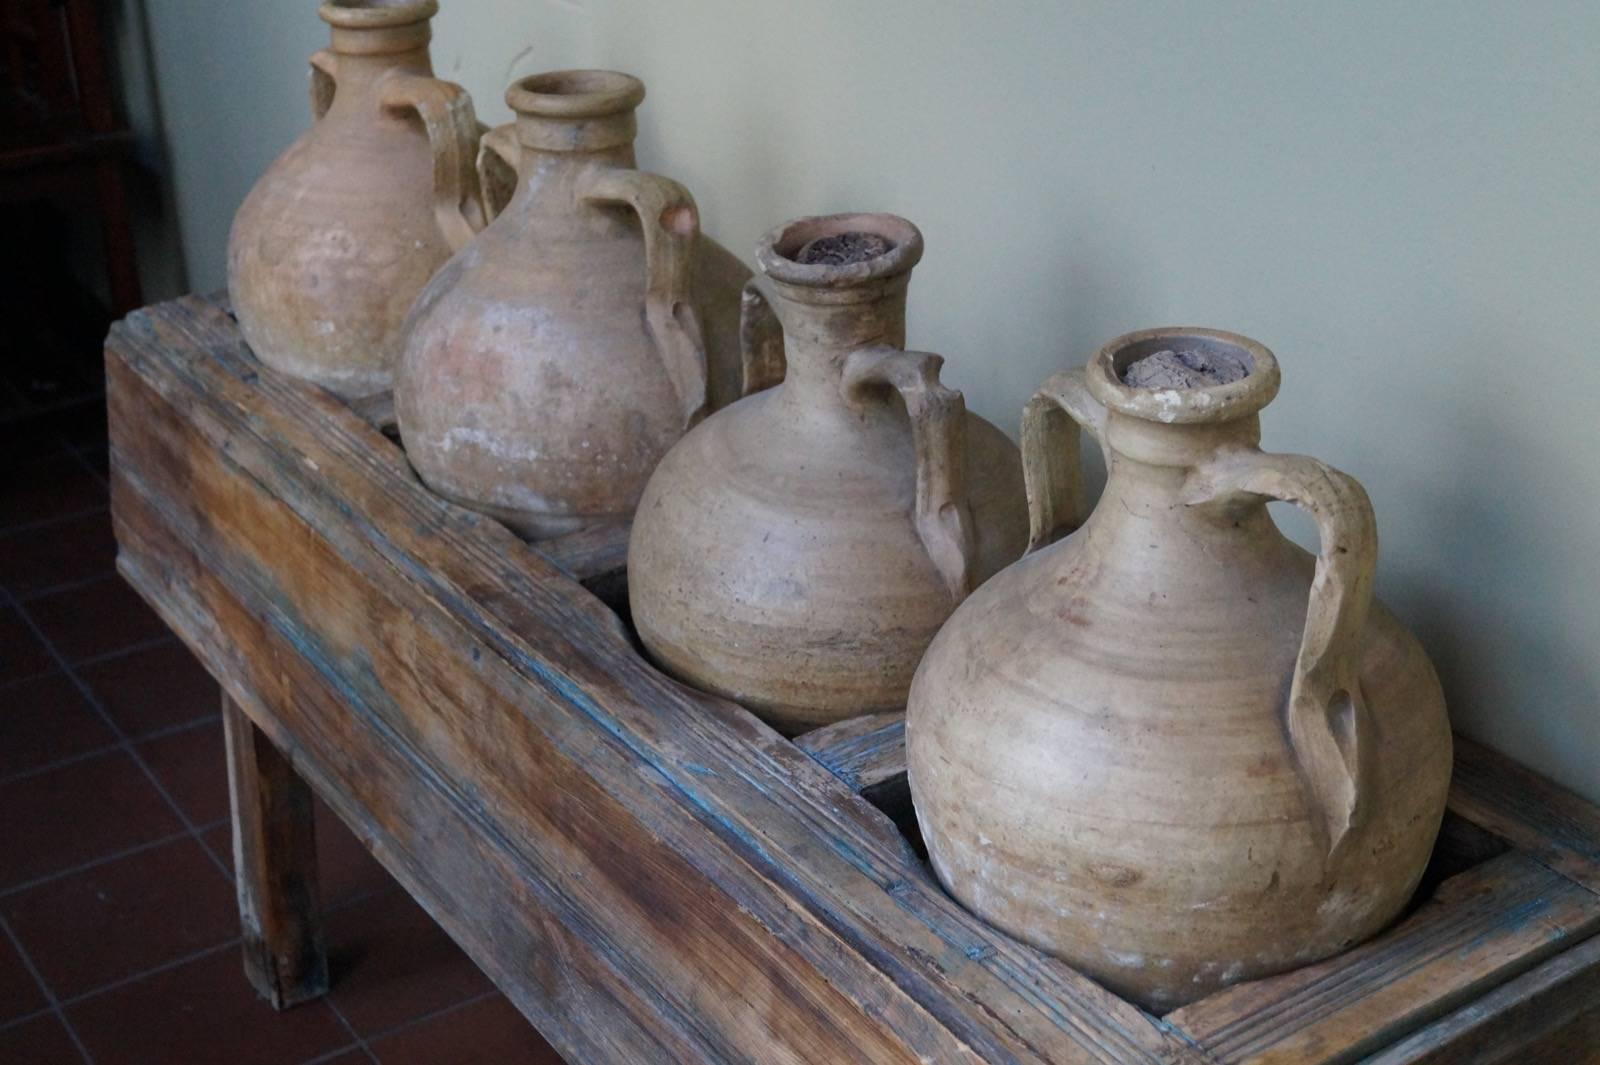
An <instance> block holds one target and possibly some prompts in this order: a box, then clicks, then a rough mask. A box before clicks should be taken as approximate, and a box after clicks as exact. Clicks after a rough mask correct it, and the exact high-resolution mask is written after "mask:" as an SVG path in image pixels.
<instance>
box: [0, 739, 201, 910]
mask: <svg viewBox="0 0 1600 1065" xmlns="http://www.w3.org/2000/svg"><path fill="white" fill-rule="evenodd" d="M182 827H183V825H182V823H181V822H179V820H178V818H177V816H176V815H175V814H173V813H172V810H171V808H170V807H169V806H167V804H166V802H165V801H164V800H163V799H162V798H161V795H160V793H159V792H157V791H156V788H155V785H154V784H152V783H151V782H150V778H149V777H147V776H145V774H144V771H143V770H141V769H140V768H139V767H138V765H137V764H135V762H134V760H133V759H132V758H131V757H130V756H129V755H128V754H126V753H125V752H123V751H113V752H111V753H109V754H104V755H99V756H97V757H94V758H86V759H84V760H83V761H81V762H73V763H72V764H70V765H68V766H65V767H62V768H60V769H50V770H46V771H44V772H40V773H34V774H30V775H29V776H26V777H22V778H21V779H17V780H11V781H8V782H6V783H3V784H0V855H4V857H5V860H4V861H3V862H0V888H5V887H9V886H11V885H13V884H20V883H24V882H26V881H29V880H34V879H36V878H38V877H42V876H46V875H48V874H51V873H56V872H60V871H62V870H64V869H68V868H70V867H72V866H76V865H81V864H83V863H85V862H89V861H93V860H94V859H96V858H100V857H103V856H105V855H108V854H112V853H114V852H116V851H120V850H126V849H129V848H131V847H135V846H138V845H139V844H142V843H148V842H150V841H152V840H156V839H160V838H161V837H163V836H167V835H171V834H173V833H176V832H178V831H180V830H181V829H182Z"/></svg>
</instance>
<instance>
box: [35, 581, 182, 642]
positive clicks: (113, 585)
mask: <svg viewBox="0 0 1600 1065" xmlns="http://www.w3.org/2000/svg"><path fill="white" fill-rule="evenodd" d="M24 609H25V610H26V611H27V612H28V616H29V617H31V618H33V620H34V622H35V623H37V624H38V626H39V628H40V630H41V631H42V632H43V633H44V635H45V639H47V640H49V641H50V642H51V643H52V644H53V645H55V649H56V650H57V651H60V652H61V654H62V656H63V657H64V658H66V659H67V660H68V661H69V662H81V661H82V660H83V659H85V658H93V657H96V656H97V655H104V654H110V653H111V652H112V651H119V650H121V649H122V648H124V647H127V646H129V645H130V644H136V643H140V642H142V641H145V640H153V639H155V638H156V637H158V636H165V635H166V634H167V633H168V631H169V630H168V629H167V627H166V626H165V625H164V624H162V622H161V619H160V618H158V617H156V615H155V613H154V612H153V611H152V610H151V609H150V608H149V607H147V606H145V605H144V601H143V600H141V599H140V598H139V593H137V592H135V591H134V590H133V589H132V588H130V587H128V585H127V584H126V583H125V582H124V581H123V580H122V578H121V577H117V576H110V577H105V578H102V579H101V580H98V581H95V582H94V583H92V584H85V585H81V586H80V587H77V588H73V589H71V590H70V591H65V592H57V593H55V594H54V595H47V596H44V597H43V598H41V599H33V600H30V601H29V602H28V603H27V605H26V606H25V607H24Z"/></svg>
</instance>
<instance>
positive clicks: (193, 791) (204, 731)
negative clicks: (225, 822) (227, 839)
mask: <svg viewBox="0 0 1600 1065" xmlns="http://www.w3.org/2000/svg"><path fill="white" fill-rule="evenodd" d="M136 749H137V750H138V752H139V757H141V758H143V759H144V760H145V764H146V765H148V766H149V767H150V769H151V771H153V772H154V773H155V775H156V777H157V779H159V780H160V781H161V786H162V787H164V788H166V789H167V794H168V795H171V796H172V799H173V801H174V802H176V803H177V804H178V808H179V809H181V810H182V811H183V815H184V816H185V817H187V818H188V819H189V821H190V822H191V823H192V824H196V825H209V824H211V823H212V822H213V821H220V820H222V819H223V818H225V817H227V816H228V762H227V752H226V748H225V746H224V744H223V740H222V721H221V720H220V719H219V720H217V721H212V722H208V723H206V724H204V725H199V726H197V727H195V728H188V729H184V730H183V731H182V732H174V733H171V734H169V735H166V736H158V737H156V738H155V739H153V740H145V741H144V742H142V743H140V744H138V745H137V748H136Z"/></svg>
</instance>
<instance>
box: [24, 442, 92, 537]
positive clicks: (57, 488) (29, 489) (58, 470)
mask: <svg viewBox="0 0 1600 1065" xmlns="http://www.w3.org/2000/svg"><path fill="white" fill-rule="evenodd" d="M105 502H106V487H105V485H103V484H101V483H100V480H99V479H98V478H97V477H95V476H94V475H93V474H92V473H90V472H89V471H88V470H87V469H85V468H84V466H83V464H82V463H81V462H79V461H78V459H77V457H76V456H74V455H70V454H68V453H66V452H65V451H62V452H59V453H57V454H54V455H47V456H44V457H42V458H37V459H34V460H33V461H31V462H24V463H21V464H18V465H14V466H8V467H7V468H6V472H5V473H3V474H0V528H7V527H9V526H12V525H16V524H18V523H21V522H35V521H44V520H46V519H48V518H57V517H61V516H62V515H65V514H71V513H73V512H75V511H79V510H88V509H90V508H91V507H98V506H104V505H105Z"/></svg>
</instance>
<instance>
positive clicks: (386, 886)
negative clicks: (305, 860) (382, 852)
mask: <svg viewBox="0 0 1600 1065" xmlns="http://www.w3.org/2000/svg"><path fill="white" fill-rule="evenodd" d="M317 869H318V872H319V873H320V874H321V877H322V881H321V883H322V898H323V904H324V905H325V906H329V907H333V906H341V905H343V904H345V903H347V902H350V901H352V900H354V899H357V898H361V897H362V896H365V895H373V894H377V893H379V892H384V891H392V890H398V889H399V887H400V885H398V884H396V883H395V880H394V877H392V876H390V875H389V871H388V870H387V869H385V868H384V867H383V866H382V865H380V864H379V863H378V859H376V858H374V857H373V856H372V852H371V851H369V850H367V846H366V844H364V843H362V842H361V840H359V839H357V838H356V834H355V833H354V832H351V831H350V830H349V829H348V828H346V827H345V824H344V822H343V821H341V820H339V815H338V814H336V813H334V812H333V811H332V810H330V809H328V808H327V806H325V805H324V804H323V803H322V802H321V801H320V800H319V801H318V802H317Z"/></svg>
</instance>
